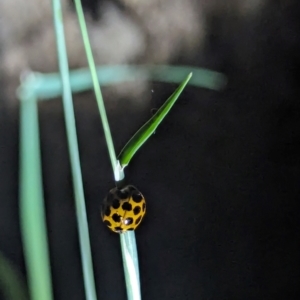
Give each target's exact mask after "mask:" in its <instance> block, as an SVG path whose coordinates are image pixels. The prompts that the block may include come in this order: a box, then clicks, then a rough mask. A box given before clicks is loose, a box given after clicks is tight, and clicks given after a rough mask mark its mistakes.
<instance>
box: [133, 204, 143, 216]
mask: <svg viewBox="0 0 300 300" xmlns="http://www.w3.org/2000/svg"><path fill="white" fill-rule="evenodd" d="M140 212H141V208H140V207H139V206H136V207H135V208H134V209H133V213H134V214H135V215H138V214H139V213H140Z"/></svg>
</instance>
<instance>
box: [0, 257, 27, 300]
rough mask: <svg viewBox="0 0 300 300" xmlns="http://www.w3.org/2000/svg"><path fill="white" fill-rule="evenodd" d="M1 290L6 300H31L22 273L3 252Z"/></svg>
mask: <svg viewBox="0 0 300 300" xmlns="http://www.w3.org/2000/svg"><path fill="white" fill-rule="evenodd" d="M0 288H1V289H0V290H1V291H2V292H3V295H4V297H5V299H6V300H29V299H28V292H27V289H26V286H25V283H24V280H23V279H22V277H21V275H20V273H19V272H18V271H17V269H16V268H15V267H14V266H13V265H12V263H11V262H10V261H9V260H8V259H7V258H6V257H5V256H4V255H3V254H2V253H1V252H0Z"/></svg>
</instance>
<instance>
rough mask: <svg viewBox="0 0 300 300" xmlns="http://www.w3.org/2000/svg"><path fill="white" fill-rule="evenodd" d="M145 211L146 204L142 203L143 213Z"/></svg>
mask: <svg viewBox="0 0 300 300" xmlns="http://www.w3.org/2000/svg"><path fill="white" fill-rule="evenodd" d="M145 209H146V203H143V211H145Z"/></svg>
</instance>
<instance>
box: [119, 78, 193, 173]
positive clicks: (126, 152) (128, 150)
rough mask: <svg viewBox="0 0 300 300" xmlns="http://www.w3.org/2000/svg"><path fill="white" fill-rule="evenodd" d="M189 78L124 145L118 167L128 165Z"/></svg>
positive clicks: (187, 79)
mask: <svg viewBox="0 0 300 300" xmlns="http://www.w3.org/2000/svg"><path fill="white" fill-rule="evenodd" d="M191 77H192V73H190V74H189V75H188V76H187V78H186V79H185V80H184V81H183V82H182V83H181V84H180V85H179V87H178V88H177V89H176V90H175V92H174V93H173V94H172V95H171V96H170V97H169V99H168V100H167V101H166V102H165V103H164V104H163V105H162V106H161V107H160V108H159V110H158V111H157V112H156V114H155V115H154V116H153V117H152V118H151V119H150V120H149V121H148V122H146V123H145V124H144V125H143V126H142V127H141V128H140V129H139V130H138V131H137V132H136V133H135V134H134V136H133V137H132V138H131V139H130V140H129V141H128V143H127V144H126V145H125V147H124V148H123V149H122V151H121V152H120V154H119V156H118V160H119V161H120V165H121V167H122V168H125V167H126V166H127V165H128V164H129V162H130V160H131V159H132V157H133V156H134V154H135V153H136V152H137V151H138V150H139V148H140V147H141V146H142V145H143V144H144V143H145V142H146V141H147V140H148V139H149V137H150V136H151V135H152V134H153V133H154V132H155V130H156V128H157V127H158V125H159V124H160V123H161V122H162V120H163V119H164V118H165V116H166V115H167V114H168V113H169V111H170V109H171V108H172V106H173V105H174V104H175V102H176V100H177V99H178V97H179V96H180V94H181V93H182V91H183V90H184V88H185V86H186V85H187V83H188V82H189V80H190V79H191Z"/></svg>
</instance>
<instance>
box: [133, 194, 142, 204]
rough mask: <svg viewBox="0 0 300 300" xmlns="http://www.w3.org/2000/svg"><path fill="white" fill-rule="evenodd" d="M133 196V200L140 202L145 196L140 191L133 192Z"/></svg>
mask: <svg viewBox="0 0 300 300" xmlns="http://www.w3.org/2000/svg"><path fill="white" fill-rule="evenodd" d="M131 197H132V200H133V201H134V202H136V203H140V202H141V201H142V200H143V196H142V195H141V193H139V192H137V193H133V194H132V196H131Z"/></svg>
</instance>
